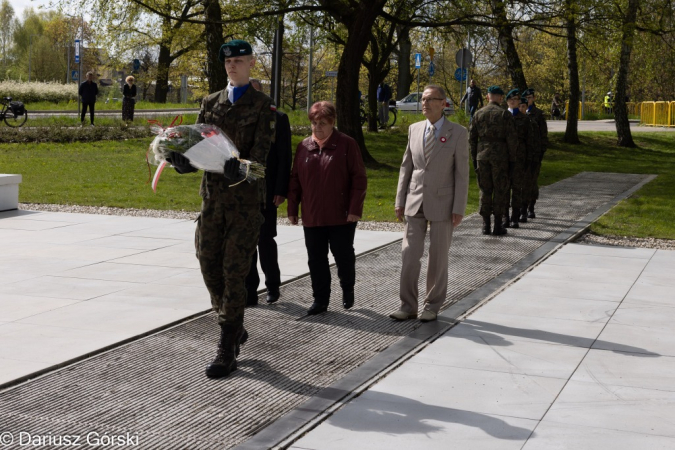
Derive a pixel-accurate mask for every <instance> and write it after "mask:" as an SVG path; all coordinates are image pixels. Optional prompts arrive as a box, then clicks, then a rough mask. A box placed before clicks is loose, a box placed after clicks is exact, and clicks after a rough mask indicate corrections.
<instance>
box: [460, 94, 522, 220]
mask: <svg viewBox="0 0 675 450" xmlns="http://www.w3.org/2000/svg"><path fill="white" fill-rule="evenodd" d="M488 93H495V94H499V95H504V91H502V90H501V89H500V88H499V87H498V86H491V87H490V88H489V89H488ZM469 147H470V148H471V157H472V158H473V161H474V167H477V169H476V170H477V172H476V173H477V178H478V187H479V188H480V211H479V212H480V215H481V216H483V219H484V221H485V223H486V224H489V222H490V216H491V215H493V214H494V216H495V230H497V229H498V228H499V229H501V220H502V217H503V216H504V215H505V214H506V213H507V211H508V203H509V183H510V181H509V169H510V167H512V165H513V163H515V161H516V150H517V147H518V137H517V135H516V130H515V122H514V120H513V116H512V115H511V113H510V112H509V111H507V110H505V109H504V108H502V107H501V106H500V105H498V104H497V103H495V102H490V103H488V105H487V106H485V107H484V108H481V109H479V110H478V111H477V112H476V114H475V115H474V116H473V120H472V122H471V125H470V127H469Z"/></svg>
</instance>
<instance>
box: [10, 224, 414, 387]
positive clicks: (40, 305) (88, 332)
mask: <svg viewBox="0 0 675 450" xmlns="http://www.w3.org/2000/svg"><path fill="white" fill-rule="evenodd" d="M277 229H278V235H279V236H278V238H277V243H278V245H279V253H280V261H282V266H281V267H282V282H285V281H288V280H291V279H294V278H297V277H299V276H302V275H305V274H307V272H308V268H307V251H306V249H305V244H304V235H303V229H302V227H291V226H279V227H277ZM194 230H195V224H194V222H193V221H192V220H176V219H155V218H147V217H121V216H105V215H94V214H70V213H51V212H35V211H6V212H2V213H0V240H1V241H2V242H3V250H2V254H0V325H2V329H3V330H4V334H3V332H0V335H2V336H3V338H2V342H0V358H3V359H4V360H3V364H4V367H3V369H1V370H0V384H2V383H5V382H8V381H11V380H13V379H16V378H18V377H20V376H25V375H27V374H29V373H32V372H34V371H36V370H42V369H45V368H46V367H49V365H53V364H58V363H62V362H64V361H67V360H69V359H72V358H75V357H78V356H81V355H84V354H86V353H89V352H92V351H95V350H97V349H100V348H103V347H106V346H109V345H112V344H114V343H116V342H120V341H123V340H126V339H129V338H132V337H135V336H138V335H140V334H143V333H147V332H149V331H151V330H153V329H156V328H158V327H163V326H166V325H167V324H171V323H174V322H176V321H180V320H181V319H185V318H187V317H191V316H193V315H195V314H198V313H201V312H204V311H207V310H208V309H209V307H210V302H209V296H208V293H207V291H206V288H205V287H204V282H203V280H202V276H201V272H200V270H199V263H198V261H197V259H196V258H195V249H194ZM398 239H401V234H400V233H387V232H369V231H361V230H359V231H358V232H357V233H356V240H355V249H356V252H357V254H359V253H363V252H366V251H369V250H371V249H373V248H376V247H379V246H382V245H385V244H387V243H390V242H393V241H396V240H398ZM331 262H332V257H331ZM258 271H259V272H260V274H261V279H262V281H261V285H260V289H264V287H265V286H264V275H263V274H262V271H261V270H260V267H259V266H258ZM27 333H30V334H31V336H26V335H25V334H27ZM35 335H37V336H43V337H45V336H48V338H47V339H42V341H41V344H40V341H39V339H36V338H35ZM80 341H83V342H80ZM57 347H58V348H57ZM17 348H20V349H21V351H17V350H16V349H17ZM45 354H47V355H48V356H45Z"/></svg>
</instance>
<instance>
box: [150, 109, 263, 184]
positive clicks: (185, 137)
mask: <svg viewBox="0 0 675 450" xmlns="http://www.w3.org/2000/svg"><path fill="white" fill-rule="evenodd" d="M174 123H175V121H174ZM151 130H152V131H153V132H154V133H156V134H157V136H156V137H155V139H154V140H153V141H152V143H151V144H150V148H149V149H148V154H147V155H146V159H147V161H148V163H149V164H154V165H157V166H159V167H158V168H157V171H156V172H155V176H154V177H153V180H152V190H153V191H157V183H158V182H159V177H160V175H161V174H162V171H163V170H164V167H166V165H167V164H168V163H169V161H168V159H169V156H170V155H171V152H177V153H180V154H182V155H183V156H185V157H186V158H187V159H188V160H189V161H190V165H191V166H192V167H195V168H196V169H201V170H205V171H207V172H214V173H223V167H224V166H225V161H227V160H228V159H231V158H237V159H238V160H239V161H240V162H241V166H240V169H239V170H240V174H241V176H242V177H243V179H242V181H244V180H246V181H249V182H250V181H255V180H258V179H262V178H265V167H264V166H263V165H262V164H259V163H256V162H252V161H248V160H245V159H240V158H239V151H238V150H237V148H236V147H235V145H234V143H232V141H231V140H230V139H229V138H228V137H227V135H225V133H224V132H223V130H221V129H220V128H218V127H217V126H215V125H208V124H196V125H177V126H173V123H172V124H171V126H170V127H168V128H162V127H161V126H159V125H157V124H156V125H155V126H153V127H152V128H151ZM240 182H241V181H240ZM237 184H238V183H237Z"/></svg>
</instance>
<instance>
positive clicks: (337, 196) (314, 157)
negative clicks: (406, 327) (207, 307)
mask: <svg viewBox="0 0 675 450" xmlns="http://www.w3.org/2000/svg"><path fill="white" fill-rule="evenodd" d="M335 117H336V112H335V106H333V104H332V103H330V102H317V103H315V104H314V105H312V107H311V108H310V110H309V120H310V122H311V124H312V136H311V137H308V138H306V139H305V140H304V141H302V142H301V143H300V144H298V148H297V150H296V152H295V160H294V161H293V170H292V171H291V181H290V185H289V188H288V219H289V220H290V221H291V223H292V224H293V225H297V223H298V216H299V214H298V206H299V205H300V204H302V225H303V227H304V232H305V246H306V247H307V256H308V265H309V274H310V277H311V279H312V291H313V296H314V303H313V304H312V306H311V307H310V308H309V311H307V313H308V314H309V315H314V314H320V313H322V312H325V311H326V310H327V309H328V302H329V300H330V282H331V276H330V268H329V267H328V248H329V247H330V251H331V253H332V254H333V257H334V258H335V264H336V265H337V273H338V277H339V278H340V287H342V304H343V306H344V307H345V309H349V308H351V307H352V306H353V305H354V283H355V281H356V268H355V266H356V257H355V255H354V233H355V231H356V222H358V220H359V219H360V218H361V215H362V213H363V201H364V200H365V198H366V184H367V181H366V169H365V167H364V166H363V159H361V151H360V150H359V146H358V144H357V143H356V141H355V140H354V139H352V138H350V137H349V136H347V135H346V134H344V133H341V132H339V131H337V130H336V129H335V128H334V127H333V125H334V124H335Z"/></svg>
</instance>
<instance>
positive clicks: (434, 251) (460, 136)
mask: <svg viewBox="0 0 675 450" xmlns="http://www.w3.org/2000/svg"><path fill="white" fill-rule="evenodd" d="M444 107H445V91H444V90H443V89H442V88H441V87H439V86H427V87H426V88H425V89H424V92H423V93H422V112H423V113H424V116H425V117H426V118H427V120H424V121H422V122H417V123H414V124H412V125H410V128H409V129H408V146H407V148H406V150H405V154H404V155H403V163H402V164H401V172H400V174H399V178H398V190H397V192H396V205H395V206H396V217H398V219H399V220H402V219H403V216H404V215H405V222H406V224H405V236H404V238H403V254H402V257H403V266H402V267H401V308H400V309H399V310H398V311H396V312H395V313H393V314H391V315H390V316H389V317H391V318H392V319H396V320H408V319H416V318H417V309H418V294H419V293H418V287H417V286H418V281H419V276H420V269H421V268H422V262H421V259H422V255H423V254H424V238H425V236H426V233H427V228H429V238H430V240H431V244H430V247H429V263H428V269H427V295H426V297H425V298H424V311H423V312H422V314H421V315H420V320H421V321H422V322H429V321H432V320H436V316H437V314H438V311H439V310H440V309H441V306H442V305H443V302H444V301H445V298H446V295H447V291H448V251H449V250H450V243H451V241H452V231H453V229H454V228H455V227H456V226H458V225H459V224H460V222H461V221H462V218H463V217H464V210H465V208H466V202H467V196H468V192H469V149H468V133H467V131H466V129H465V128H464V127H462V126H461V125H457V124H455V123H452V122H450V121H449V120H447V119H446V118H445V117H444V116H443V108H444Z"/></svg>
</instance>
